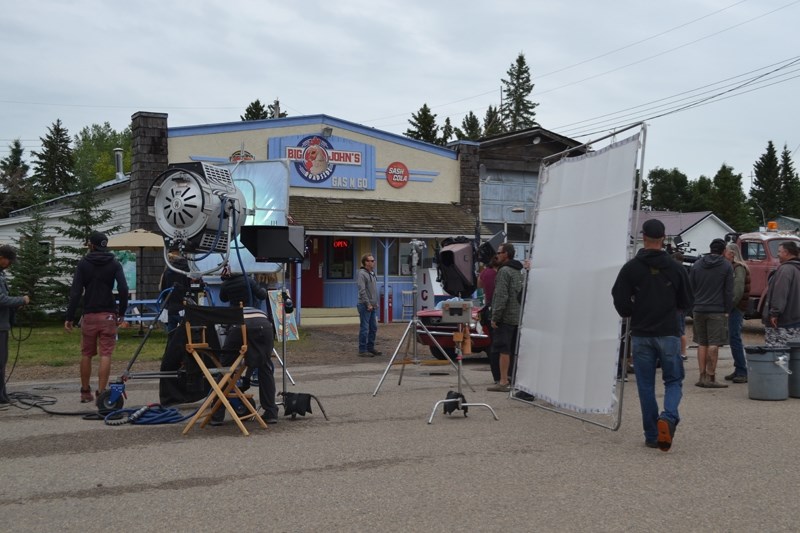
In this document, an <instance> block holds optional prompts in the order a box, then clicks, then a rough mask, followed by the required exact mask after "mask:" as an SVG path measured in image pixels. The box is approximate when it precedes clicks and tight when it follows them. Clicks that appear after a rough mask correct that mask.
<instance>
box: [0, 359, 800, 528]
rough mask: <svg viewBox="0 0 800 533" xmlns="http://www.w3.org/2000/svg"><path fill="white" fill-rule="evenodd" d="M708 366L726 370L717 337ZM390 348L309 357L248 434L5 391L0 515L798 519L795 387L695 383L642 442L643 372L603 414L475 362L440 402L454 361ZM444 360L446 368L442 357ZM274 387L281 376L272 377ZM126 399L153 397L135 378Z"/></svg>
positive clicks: (794, 522) (308, 524) (59, 386)
mask: <svg viewBox="0 0 800 533" xmlns="http://www.w3.org/2000/svg"><path fill="white" fill-rule="evenodd" d="M723 357H724V359H722V360H721V361H720V365H719V369H718V375H719V376H722V375H724V374H726V373H728V372H730V370H731V368H732V365H731V361H730V358H729V356H728V354H727V353H724V355H723ZM386 363H387V358H386V357H383V358H381V359H376V360H374V361H373V360H371V361H369V362H367V363H364V362H359V363H358V364H340V365H319V366H300V367H296V368H294V369H290V370H291V371H292V375H293V376H294V378H295V379H296V380H297V385H296V386H294V387H292V386H291V385H290V386H289V390H290V391H294V392H308V393H312V394H314V395H316V396H317V397H318V398H319V399H320V401H321V402H322V404H323V406H324V408H325V410H326V412H327V414H328V416H329V417H330V420H329V421H326V420H325V419H324V418H323V416H322V415H321V413H320V411H319V409H318V408H317V405H316V404H314V405H313V407H314V413H313V414H312V415H308V416H307V417H305V418H298V419H297V420H294V421H292V420H289V419H282V420H281V421H280V423H279V424H277V425H275V426H270V427H269V428H268V429H266V430H262V429H259V428H258V427H257V426H256V425H255V424H253V423H248V427H249V428H250V429H251V430H252V435H251V436H250V437H244V436H241V435H240V434H239V433H238V430H237V429H236V427H235V426H234V425H233V424H231V423H230V422H228V423H227V424H226V425H225V426H222V427H208V428H205V429H199V428H194V429H192V431H191V432H190V433H189V434H188V435H187V436H182V435H181V430H182V427H183V425H182V424H180V425H163V426H138V425H124V426H120V427H111V426H106V425H104V424H103V423H102V422H98V421H88V420H83V419H82V418H81V417H78V416H52V415H48V414H45V413H43V412H42V411H40V410H38V409H33V410H27V411H23V410H20V409H17V408H10V409H6V410H0V480H2V482H0V517H2V523H3V526H2V530H3V531H6V532H16V531H25V532H36V531H41V532H53V531H60V532H72V531H76V532H78V531H79V532H84V533H86V532H93V531H109V530H111V531H123V532H124V531H137V532H148V531H165V530H170V531H221V530H235V531H270V532H272V531H326V532H330V531H426V532H436V531H510V530H515V531H593V532H595V531H598V532H599V531H648V530H649V531H653V530H675V531H797V530H798V528H800V510H798V505H797V502H798V501H800V476H798V468H797V463H798V454H797V448H798V446H797V443H798V442H800V429H798V428H800V424H798V422H799V421H800V415H799V414H798V408H800V400H797V399H788V400H786V401H776V402H764V401H755V400H750V399H748V385H732V386H731V387H730V388H728V389H721V390H710V389H700V388H697V387H694V386H693V384H694V382H695V381H696V380H697V370H696V368H695V367H696V364H695V363H694V362H693V361H690V362H689V363H688V364H687V379H686V383H685V386H684V400H683V403H682V406H681V407H682V409H681V412H682V416H683V421H682V423H681V424H680V426H679V427H678V432H677V434H676V436H675V443H674V445H673V448H672V450H671V451H669V452H667V453H664V452H661V451H659V450H653V449H649V448H646V447H645V446H644V445H643V438H642V434H641V420H640V416H639V409H638V399H637V396H636V387H635V383H634V380H633V379H632V377H631V381H630V382H628V383H627V384H626V387H625V394H624V402H623V417H622V426H621V428H620V429H619V430H618V431H610V430H607V429H603V428H600V427H597V426H594V425H591V424H587V423H585V422H581V421H578V420H575V419H573V418H569V417H566V416H561V415H558V414H554V413H552V412H549V411H545V410H542V409H538V408H536V407H533V406H531V405H528V404H525V403H522V402H519V401H515V400H511V399H509V398H508V397H507V395H505V394H501V393H491V392H487V391H486V390H485V388H486V385H487V384H488V383H489V382H490V380H491V378H490V376H491V375H490V373H489V371H488V366H487V365H485V364H483V363H477V364H475V363H473V364H470V365H467V367H466V369H465V376H466V377H467V379H468V380H469V381H470V383H472V384H473V385H474V386H475V388H476V389H477V391H476V392H472V391H470V390H469V389H465V391H464V392H465V395H466V397H467V399H468V400H469V401H470V402H486V403H488V404H490V405H491V406H492V407H493V408H494V409H495V411H496V412H497V415H498V417H499V420H498V421H495V420H494V419H493V417H492V416H491V413H490V412H489V411H488V410H487V409H485V408H481V407H473V408H471V409H470V411H469V416H468V417H467V418H464V417H463V416H462V414H461V413H460V412H458V411H457V412H456V414H454V415H452V416H445V415H443V414H442V413H441V410H439V411H437V413H436V415H435V417H434V420H433V423H432V424H430V425H429V424H428V423H427V422H428V417H429V416H430V414H431V409H432V408H433V405H434V403H435V402H437V401H438V400H441V399H444V397H445V394H446V393H447V391H448V390H449V389H450V388H451V387H453V386H455V382H456V379H455V373H454V372H452V371H450V370H449V369H448V368H446V367H422V366H413V365H411V366H407V367H406V371H405V373H404V376H403V381H402V384H399V385H398V377H399V369H398V368H392V369H391V370H390V372H389V375H388V377H387V379H386V381H385V382H384V383H383V385H382V387H381V389H380V391H379V393H378V394H377V396H375V397H373V395H372V393H373V391H374V390H375V388H376V386H377V385H378V381H379V379H380V377H381V375H382V373H383V371H384V369H385V368H386ZM443 373H446V375H441V374H443ZM279 389H280V380H279ZM10 391H11V392H26V393H31V394H37V395H46V396H50V397H54V398H56V399H57V403H56V404H55V405H53V406H52V407H51V409H56V410H61V411H79V410H82V409H85V406H84V405H81V404H80V403H79V402H78V386H77V383H75V382H74V381H70V382H60V381H49V382H39V383H35V382H22V383H13V384H11V387H10ZM128 394H129V399H128V401H127V402H126V407H132V406H138V405H143V404H145V403H148V402H155V401H157V398H158V394H157V387H156V383H155V382H149V381H135V382H130V383H129V384H128Z"/></svg>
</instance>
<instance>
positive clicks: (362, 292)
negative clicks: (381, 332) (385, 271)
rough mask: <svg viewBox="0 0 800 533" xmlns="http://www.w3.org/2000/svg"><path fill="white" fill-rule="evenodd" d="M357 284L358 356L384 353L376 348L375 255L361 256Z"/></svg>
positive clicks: (376, 280) (376, 279) (376, 289)
mask: <svg viewBox="0 0 800 533" xmlns="http://www.w3.org/2000/svg"><path fill="white" fill-rule="evenodd" d="M356 285H357V286H358V306H357V307H358V316H359V318H360V320H361V326H360V328H359V330H358V356H359V357H375V356H376V355H382V352H380V351H378V350H376V349H375V336H376V335H377V333H378V278H377V276H375V257H374V256H373V255H372V254H364V255H362V256H361V268H359V269H358V274H357V277H356Z"/></svg>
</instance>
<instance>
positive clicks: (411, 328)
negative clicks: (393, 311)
mask: <svg viewBox="0 0 800 533" xmlns="http://www.w3.org/2000/svg"><path fill="white" fill-rule="evenodd" d="M424 247H425V243H424V242H422V241H418V240H413V241H411V279H412V283H413V285H412V289H413V292H414V298H413V301H414V313H413V315H412V317H411V320H410V321H409V322H408V325H407V326H406V329H405V331H403V335H402V337H400V342H398V343H397V347H396V348H395V349H394V353H392V357H391V359H389V363H388V364H387V365H386V370H384V371H383V375H382V376H381V379H380V381H378V386H377V387H375V392H373V393H372V396H373V397H375V396H377V395H378V391H379V390H380V389H381V386H382V385H383V382H384V380H385V379H386V376H387V375H388V374H389V369H391V368H392V365H393V364H394V361H395V359H396V358H397V354H398V353H399V352H400V348H401V347H402V346H403V343H404V342H406V350H405V355H406V357H404V358H403V362H402V368H401V369H400V378H399V379H398V381H397V385H398V386H399V385H400V384H402V382H403V373H404V372H405V369H406V363H407V362H408V351H409V347H408V344H409V343H410V344H412V345H413V351H414V358H413V359H412V362H413V363H414V364H419V357H418V355H417V332H418V331H420V330H422V331H424V332H425V334H426V335H427V336H428V338H429V339H431V340H432V341H433V343H434V344H435V345H436V348H437V349H438V350H439V351H440V352H441V353H442V355H444V356H445V357H446V358H447V360H448V361H449V362H450V365H451V366H452V367H453V368H455V369H456V370H458V366H457V365H456V364H455V363H454V362H453V359H452V358H451V357H450V356H449V355H448V354H447V352H446V351H445V350H444V348H442V346H441V345H440V344H439V341H437V340H436V337H434V336H433V334H432V333H431V332H430V330H428V328H427V327H425V324H423V323H422V321H421V320H420V319H419V316H418V315H417V297H418V294H419V286H418V285H417V263H418V261H419V250H421V249H422V248H424ZM409 333H411V334H412V335H411V336H410V337H409ZM467 334H469V329H468V330H467ZM464 383H466V384H467V386H468V387H469V388H470V389H472V391H473V392H475V389H474V388H473V387H472V385H470V384H469V382H468V381H467V380H466V378H465V379H464Z"/></svg>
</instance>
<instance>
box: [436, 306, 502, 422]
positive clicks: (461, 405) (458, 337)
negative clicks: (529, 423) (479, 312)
mask: <svg viewBox="0 0 800 533" xmlns="http://www.w3.org/2000/svg"><path fill="white" fill-rule="evenodd" d="M464 316H465V317H466V320H469V319H470V318H471V316H472V309H471V306H467V307H466V313H465V314H464ZM464 335H469V322H467V323H466V324H459V325H458V331H457V332H455V333H453V344H454V345H455V347H456V360H457V361H458V389H457V391H456V393H455V394H454V393H453V391H450V392H448V393H447V398H445V399H444V400H439V401H438V402H436V403H435V404H434V405H433V410H431V416H430V418H428V424H432V423H433V417H434V415H436V409H438V408H439V406H440V405H444V413H445V414H451V413H453V411H456V410H458V411H463V412H464V418H466V417H467V408H469V407H485V408H487V409H488V410H489V411H491V413H492V416H493V417H494V419H495V420H500V419H499V418H497V413H495V412H494V409H492V406H490V405H489V404H488V403H468V402H467V400H466V398H464V394H462V392H461V381H462V379H463V374H462V372H461V360H462V359H463V354H462V351H461V345H462V343H463V342H464ZM453 403H454V404H455V405H446V404H453Z"/></svg>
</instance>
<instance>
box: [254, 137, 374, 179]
mask: <svg viewBox="0 0 800 533" xmlns="http://www.w3.org/2000/svg"><path fill="white" fill-rule="evenodd" d="M269 157H270V158H281V159H288V160H289V161H291V163H292V165H291V172H290V176H289V183H290V184H291V186H292V187H314V188H323V189H347V190H374V189H375V175H374V174H375V173H374V169H375V147H374V146H371V145H368V144H363V143H359V142H355V141H351V140H350V139H344V138H341V137H327V138H326V137H323V136H321V135H305V136H302V135H292V136H287V137H277V138H271V139H270V140H269ZM370 170H372V171H371V172H370Z"/></svg>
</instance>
